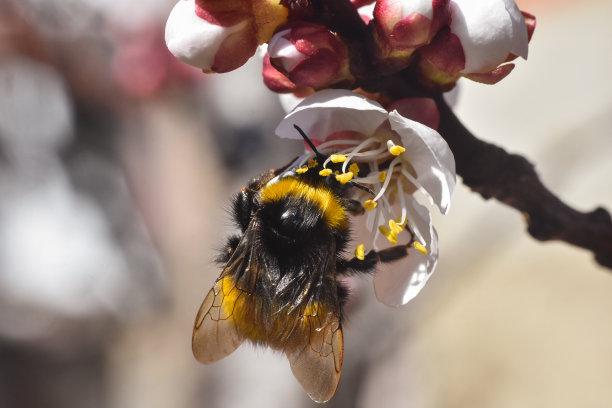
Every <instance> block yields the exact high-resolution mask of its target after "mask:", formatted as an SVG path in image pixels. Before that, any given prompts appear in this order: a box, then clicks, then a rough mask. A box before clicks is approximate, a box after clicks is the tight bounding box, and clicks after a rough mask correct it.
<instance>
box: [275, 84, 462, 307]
mask: <svg viewBox="0 0 612 408" xmlns="http://www.w3.org/2000/svg"><path fill="white" fill-rule="evenodd" d="M294 125H297V126H299V127H300V128H302V129H303V130H304V132H305V133H306V134H307V135H308V136H309V137H310V138H311V139H313V140H318V141H321V142H323V143H322V144H320V145H319V146H318V149H319V150H321V151H325V152H326V153H337V154H341V155H343V157H344V160H345V161H344V162H343V168H342V171H343V172H346V173H348V171H350V172H351V173H353V175H354V176H356V177H354V178H353V180H354V181H355V182H357V183H360V184H364V185H367V186H369V187H371V188H372V190H373V191H374V192H375V196H374V197H372V196H368V197H367V200H366V201H365V202H364V207H365V208H366V209H367V210H369V213H368V220H367V226H368V228H369V229H370V230H371V231H372V233H371V237H370V242H369V244H368V245H364V246H366V247H367V249H375V250H378V244H377V241H380V240H379V239H378V238H379V237H380V236H384V237H386V238H387V240H388V241H389V242H390V243H391V244H393V245H395V244H397V243H398V242H399V241H402V240H403V241H407V242H403V244H404V245H406V244H409V246H408V257H407V259H406V261H405V262H403V263H402V265H403V267H402V268H401V269H399V268H380V269H379V271H378V272H377V273H376V276H375V278H374V287H375V291H376V295H377V297H378V299H379V300H380V301H382V302H383V303H385V304H388V305H393V306H397V305H402V304H405V303H406V302H408V301H409V300H410V299H412V298H413V297H414V296H416V295H417V294H418V293H419V291H420V290H421V289H422V287H423V286H424V285H425V282H426V281H427V279H428V278H429V276H430V275H431V273H432V272H433V270H434V268H435V266H436V263H437V259H438V243H437V234H436V231H435V229H434V227H433V225H432V223H431V217H430V215H429V211H428V210H427V208H426V207H424V206H422V205H421V204H419V203H418V202H417V201H416V200H415V198H414V197H413V194H414V193H415V192H416V191H420V192H421V193H422V194H424V195H425V196H426V197H427V198H428V199H429V200H430V202H431V203H433V204H435V205H436V206H437V207H438V208H439V209H440V211H441V212H442V213H446V212H447V211H448V209H449V206H450V199H451V197H452V195H453V191H454V187H455V160H454V157H453V154H452V152H451V151H450V148H449V147H448V145H447V143H446V141H444V139H443V138H442V137H441V136H440V135H439V134H438V133H437V132H436V131H435V130H433V129H430V128H428V127H427V126H425V125H422V124H420V123H418V122H415V121H412V120H410V119H407V118H404V117H402V116H401V115H399V114H398V113H397V112H396V111H393V112H391V113H389V112H387V111H386V110H385V109H384V108H382V106H380V105H379V104H378V103H376V102H374V101H371V100H369V99H366V98H365V97H363V96H361V95H358V94H355V93H352V92H350V91H345V90H324V91H320V92H317V93H315V94H313V95H311V96H309V97H308V98H306V99H305V100H304V101H303V102H302V103H300V104H299V105H298V106H297V107H296V108H295V109H294V110H293V111H292V112H291V113H289V114H288V115H287V116H286V117H285V119H284V120H283V121H282V122H281V123H280V124H279V126H278V127H277V128H276V134H277V135H278V136H280V137H284V138H299V137H300V136H299V135H298V134H297V133H296V132H295V129H294V127H293V126H294ZM304 160H307V157H305V159H304ZM354 164H357V167H353V170H351V166H354ZM361 164H367V167H368V168H369V172H368V174H366V175H363V176H360V175H359V174H354V173H355V171H354V170H356V171H357V172H358V171H359V170H358V166H359V165H361ZM364 167H365V166H364ZM359 191H360V193H361V190H359ZM396 197H397V198H396ZM402 231H407V232H408V234H403V233H402ZM362 249H363V247H362Z"/></svg>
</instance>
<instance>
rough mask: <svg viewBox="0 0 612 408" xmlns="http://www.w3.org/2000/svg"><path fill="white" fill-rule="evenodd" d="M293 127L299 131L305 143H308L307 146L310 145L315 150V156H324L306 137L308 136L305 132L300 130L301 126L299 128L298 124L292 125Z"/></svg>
mask: <svg viewBox="0 0 612 408" xmlns="http://www.w3.org/2000/svg"><path fill="white" fill-rule="evenodd" d="M293 127H294V128H295V129H296V130H297V131H298V132H299V133H300V135H301V136H302V138H303V139H304V141H305V142H306V143H308V146H310V148H311V149H312V151H313V152H315V154H316V155H317V157H325V155H323V154H321V153H319V151H318V150H317V148H316V147H315V145H314V144H313V143H312V141H311V140H310V139H309V138H308V136H306V133H304V131H303V130H302V128H300V127H299V126H298V125H293Z"/></svg>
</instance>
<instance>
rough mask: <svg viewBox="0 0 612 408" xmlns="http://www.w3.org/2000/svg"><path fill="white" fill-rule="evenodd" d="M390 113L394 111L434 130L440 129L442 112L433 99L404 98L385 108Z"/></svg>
mask: <svg viewBox="0 0 612 408" xmlns="http://www.w3.org/2000/svg"><path fill="white" fill-rule="evenodd" d="M385 109H387V110H388V111H389V112H392V111H394V110H396V111H397V113H399V114H400V115H402V116H403V117H405V118H408V119H411V120H414V121H417V122H419V123H422V124H423V125H425V126H427V127H430V128H432V129H438V125H439V124H440V112H439V111H438V107H437V106H436V102H435V101H434V100H433V99H431V98H403V99H398V100H395V101H393V102H391V103H390V104H389V105H387V106H385Z"/></svg>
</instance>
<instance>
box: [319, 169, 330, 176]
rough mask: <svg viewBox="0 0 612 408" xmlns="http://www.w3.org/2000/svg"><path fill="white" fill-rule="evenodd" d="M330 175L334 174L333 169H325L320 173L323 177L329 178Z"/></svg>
mask: <svg viewBox="0 0 612 408" xmlns="http://www.w3.org/2000/svg"><path fill="white" fill-rule="evenodd" d="M330 174H332V170H331V169H323V170H321V171H320V172H319V176H323V177H327V176H329V175H330Z"/></svg>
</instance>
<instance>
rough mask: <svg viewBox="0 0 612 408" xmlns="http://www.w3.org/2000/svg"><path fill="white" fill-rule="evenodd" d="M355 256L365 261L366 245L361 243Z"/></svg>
mask: <svg viewBox="0 0 612 408" xmlns="http://www.w3.org/2000/svg"><path fill="white" fill-rule="evenodd" d="M355 258H357V259H359V260H360V261H363V260H364V259H365V245H363V244H359V245H358V246H357V248H356V249H355Z"/></svg>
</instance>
